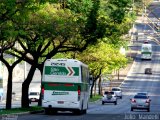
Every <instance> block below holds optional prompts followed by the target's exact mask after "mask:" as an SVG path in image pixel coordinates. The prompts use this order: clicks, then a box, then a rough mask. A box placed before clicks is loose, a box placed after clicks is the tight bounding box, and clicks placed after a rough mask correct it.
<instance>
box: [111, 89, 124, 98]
mask: <svg viewBox="0 0 160 120" xmlns="http://www.w3.org/2000/svg"><path fill="white" fill-rule="evenodd" d="M112 91H113V92H115V94H116V96H117V97H119V98H121V99H122V90H121V88H120V87H113V88H112Z"/></svg>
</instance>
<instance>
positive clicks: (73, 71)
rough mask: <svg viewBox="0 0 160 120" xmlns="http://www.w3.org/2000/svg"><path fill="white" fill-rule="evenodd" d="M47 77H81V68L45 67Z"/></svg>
mask: <svg viewBox="0 0 160 120" xmlns="http://www.w3.org/2000/svg"><path fill="white" fill-rule="evenodd" d="M45 75H64V76H67V75H71V76H79V67H68V68H66V67H61V66H45Z"/></svg>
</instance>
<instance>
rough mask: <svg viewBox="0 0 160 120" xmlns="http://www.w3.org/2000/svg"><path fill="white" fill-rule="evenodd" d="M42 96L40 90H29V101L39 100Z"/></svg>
mask: <svg viewBox="0 0 160 120" xmlns="http://www.w3.org/2000/svg"><path fill="white" fill-rule="evenodd" d="M39 97H40V94H39V92H29V97H28V98H29V103H31V102H38V100H39Z"/></svg>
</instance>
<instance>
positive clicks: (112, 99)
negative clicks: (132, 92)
mask: <svg viewBox="0 0 160 120" xmlns="http://www.w3.org/2000/svg"><path fill="white" fill-rule="evenodd" d="M104 103H114V104H115V105H117V97H116V94H115V92H113V91H105V92H104V94H103V97H102V105H104Z"/></svg>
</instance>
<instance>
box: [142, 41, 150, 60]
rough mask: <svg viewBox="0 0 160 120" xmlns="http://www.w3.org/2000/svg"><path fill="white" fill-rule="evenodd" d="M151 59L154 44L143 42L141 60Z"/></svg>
mask: <svg viewBox="0 0 160 120" xmlns="http://www.w3.org/2000/svg"><path fill="white" fill-rule="evenodd" d="M144 59H146V60H151V59H152V45H151V44H148V43H146V44H142V47H141V60H144Z"/></svg>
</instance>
